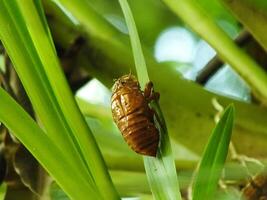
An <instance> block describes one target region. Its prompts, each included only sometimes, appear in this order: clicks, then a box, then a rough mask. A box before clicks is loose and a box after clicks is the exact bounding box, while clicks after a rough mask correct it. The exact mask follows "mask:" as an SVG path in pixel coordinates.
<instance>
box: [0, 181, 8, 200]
mask: <svg viewBox="0 0 267 200" xmlns="http://www.w3.org/2000/svg"><path fill="white" fill-rule="evenodd" d="M6 191H7V185H6V184H5V183H2V184H1V185H0V200H4V199H5V195H6Z"/></svg>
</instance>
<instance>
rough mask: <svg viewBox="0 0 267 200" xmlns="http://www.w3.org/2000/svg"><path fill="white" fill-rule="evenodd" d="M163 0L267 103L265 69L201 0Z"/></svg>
mask: <svg viewBox="0 0 267 200" xmlns="http://www.w3.org/2000/svg"><path fill="white" fill-rule="evenodd" d="M163 2H165V4H166V5H167V6H169V8H170V9H171V10H173V12H174V13H175V14H177V15H178V16H179V17H180V18H181V19H182V20H183V21H184V22H185V23H186V24H187V25H188V26H190V27H191V28H192V29H193V30H194V31H195V32H196V33H198V34H199V35H200V36H201V37H202V38H203V39H204V40H206V41H207V42H208V43H209V44H210V45H211V46H212V47H213V48H214V49H215V50H216V51H217V52H218V54H219V55H220V57H221V58H222V59H223V60H224V61H225V62H227V63H228V64H230V65H231V67H233V69H235V70H236V71H237V72H238V73H239V74H240V75H241V76H242V78H244V80H245V81H246V82H247V83H248V84H249V85H250V86H251V88H252V90H253V92H254V94H255V95H256V96H257V98H259V100H260V101H262V102H263V103H265V104H267V75H266V73H265V72H264V70H263V69H262V68H261V67H260V66H258V64H257V63H256V62H255V61H254V60H253V59H251V58H250V57H249V56H248V55H247V54H246V53H245V52H244V51H242V50H241V49H240V48H239V47H237V46H236V44H235V43H234V42H233V41H232V39H231V38H230V37H229V36H228V35H227V34H226V33H225V32H224V31H223V30H222V29H221V28H220V27H219V26H218V25H217V24H216V23H215V22H214V21H213V20H212V19H211V17H210V16H209V15H208V11H205V10H204V9H203V8H202V7H201V6H200V5H199V3H198V1H195V0H163ZM244 66H246V67H244ZM251 74H253V76H251Z"/></svg>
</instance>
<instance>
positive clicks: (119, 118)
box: [111, 75, 159, 156]
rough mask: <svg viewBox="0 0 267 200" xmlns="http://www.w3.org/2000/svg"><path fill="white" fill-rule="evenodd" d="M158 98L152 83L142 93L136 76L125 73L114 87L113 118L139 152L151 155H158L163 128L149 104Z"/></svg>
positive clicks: (134, 148)
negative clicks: (158, 127)
mask: <svg viewBox="0 0 267 200" xmlns="http://www.w3.org/2000/svg"><path fill="white" fill-rule="evenodd" d="M158 97H159V94H158V93H155V92H154V91H153V84H152V82H149V83H148V84H147V85H146V87H145V90H144V92H142V91H141V89H140V85H139V83H138V81H137V79H136V78H135V77H134V76H133V75H124V76H122V77H121V78H119V79H118V80H117V81H116V82H115V84H114V86H113V88H112V97H111V109H112V115H113V119H114V121H115V123H116V124H117V126H118V128H119V130H120V131H121V133H122V135H123V137H124V139H125V141H126V142H127V143H128V145H129V146H130V147H131V148H132V149H133V150H134V151H135V152H136V153H139V154H142V155H147V156H156V154H157V149H158V144H159V131H158V129H157V128H156V126H155V124H154V119H153V117H154V111H153V110H152V109H151V108H150V107H149V105H148V104H149V102H150V101H151V100H152V99H158Z"/></svg>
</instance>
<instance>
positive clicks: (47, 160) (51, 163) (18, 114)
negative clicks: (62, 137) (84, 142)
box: [0, 88, 99, 200]
mask: <svg viewBox="0 0 267 200" xmlns="http://www.w3.org/2000/svg"><path fill="white" fill-rule="evenodd" d="M0 107H1V109H0V121H1V122H2V123H4V124H5V126H6V127H7V128H8V129H9V130H10V131H12V133H14V134H15V136H16V137H17V138H18V139H19V140H20V141H21V142H22V143H23V144H24V145H25V147H26V148H27V149H28V150H29V151H30V152H31V153H32V154H33V155H34V156H35V157H36V159H37V160H38V161H39V162H40V163H41V164H42V165H43V167H44V168H45V169H46V170H47V171H48V172H49V173H50V174H51V175H52V177H53V178H55V180H56V181H57V182H58V183H59V185H60V186H61V187H62V188H63V189H64V190H65V192H66V193H67V194H68V195H69V196H70V197H71V198H72V199H77V200H78V199H80V200H82V199H84V197H87V196H88V194H90V195H92V199H95V198H96V199H99V198H98V194H97V191H95V190H94V187H93V186H92V185H91V184H90V183H89V182H88V181H87V180H86V179H85V177H83V176H82V174H80V173H79V171H78V169H77V168H75V163H72V162H71V160H69V159H68V157H66V156H65V154H63V152H62V151H61V150H60V149H59V148H58V147H57V146H56V145H55V144H54V143H53V142H52V141H51V139H50V138H49V137H48V136H47V135H46V134H45V133H44V132H43V131H42V130H41V129H40V128H39V127H38V125H37V124H36V123H35V122H34V120H33V119H32V118H31V117H30V116H29V115H28V114H27V113H26V112H25V111H24V110H23V109H22V108H21V107H20V106H19V105H18V104H17V103H16V102H15V101H14V100H13V99H12V98H11V97H10V96H9V95H8V94H7V93H6V92H5V91H4V90H3V89H2V88H0ZM74 181H75V182H77V183H79V184H76V183H74Z"/></svg>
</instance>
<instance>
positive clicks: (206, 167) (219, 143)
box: [193, 105, 234, 200]
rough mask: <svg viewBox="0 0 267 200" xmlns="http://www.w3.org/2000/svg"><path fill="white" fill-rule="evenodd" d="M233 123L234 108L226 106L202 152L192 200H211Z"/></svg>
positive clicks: (220, 171)
mask: <svg viewBox="0 0 267 200" xmlns="http://www.w3.org/2000/svg"><path fill="white" fill-rule="evenodd" d="M233 121H234V107H233V106H232V105H230V106H228V107H227V108H226V110H225V112H224V114H223V116H222V117H221V119H220V121H219V123H218V124H217V125H216V127H215V129H214V130H213V132H212V135H211V137H210V139H209V142H208V144H207V146H206V149H205V151H204V155H203V158H202V160H201V162H200V166H199V170H198V173H197V176H196V178H195V181H194V185H193V200H203V199H213V198H212V197H213V195H214V193H215V191H216V188H217V185H218V180H219V178H220V176H221V173H222V169H223V166H224V162H225V160H226V157H227V152H228V146H229V143H230V139H231V135H232V128H233Z"/></svg>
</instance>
